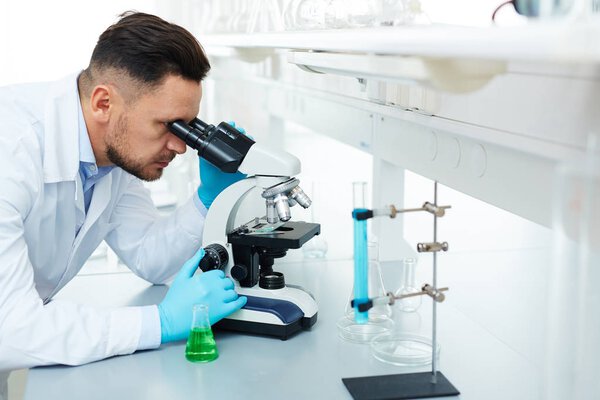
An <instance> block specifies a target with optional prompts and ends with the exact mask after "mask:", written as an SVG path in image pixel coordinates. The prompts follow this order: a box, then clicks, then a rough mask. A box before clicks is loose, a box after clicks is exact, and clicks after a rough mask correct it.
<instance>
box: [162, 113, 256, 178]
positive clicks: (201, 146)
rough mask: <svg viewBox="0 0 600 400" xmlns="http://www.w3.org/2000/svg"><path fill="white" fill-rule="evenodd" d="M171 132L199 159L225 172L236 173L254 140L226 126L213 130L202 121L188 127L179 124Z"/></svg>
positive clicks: (214, 127) (222, 124)
mask: <svg viewBox="0 0 600 400" xmlns="http://www.w3.org/2000/svg"><path fill="white" fill-rule="evenodd" d="M167 126H168V127H169V130H170V131H171V132H172V133H173V134H174V135H176V136H177V137H178V138H180V139H181V140H183V141H184V142H185V144H187V145H188V146H190V147H191V148H192V149H194V150H197V151H198V155H199V156H200V157H202V158H204V159H205V160H207V161H209V162H210V163H211V164H213V165H214V166H216V167H217V168H219V169H220V170H221V171H223V172H229V173H234V172H237V170H238V168H239V166H240V164H242V161H243V160H244V157H246V154H248V151H249V150H250V147H252V145H253V144H254V140H252V139H250V138H249V137H248V136H246V135H244V134H243V133H241V132H240V131H238V130H237V129H236V128H234V127H233V126H231V125H229V124H228V123H226V122H221V123H220V124H219V125H217V126H214V125H210V124H207V123H206V122H204V121H202V120H201V119H199V118H194V119H193V120H192V121H191V122H190V123H189V124H187V123H186V122H184V121H181V120H178V121H175V122H171V123H169V124H167Z"/></svg>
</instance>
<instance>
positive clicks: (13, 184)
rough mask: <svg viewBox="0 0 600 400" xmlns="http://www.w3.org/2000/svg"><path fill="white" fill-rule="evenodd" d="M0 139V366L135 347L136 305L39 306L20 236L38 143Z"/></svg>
mask: <svg viewBox="0 0 600 400" xmlns="http://www.w3.org/2000/svg"><path fill="white" fill-rule="evenodd" d="M23 140H24V139H22V138H21V139H15V140H9V139H8V138H6V136H4V137H0V188H1V190H0V371H5V370H12V369H19V368H29V367H33V366H40V365H50V364H66V365H79V364H84V363H88V362H92V361H96V360H100V359H103V358H107V357H110V356H114V355H118V354H128V353H132V352H134V351H135V350H136V349H137V348H138V344H139V339H140V332H141V330H142V328H141V324H142V310H141V308H140V307H129V308H117V309H109V308H96V307H90V306H85V305H80V304H74V303H69V302H64V301H51V302H49V303H47V304H44V303H43V301H42V299H41V298H40V296H39V293H38V292H37V290H36V287H35V283H34V270H33V266H32V264H31V261H30V259H29V252H30V251H35V249H31V248H29V247H28V243H27V242H26V239H25V234H24V220H26V218H27V215H28V213H29V212H30V210H31V208H32V206H33V204H34V203H35V200H36V198H37V196H38V195H39V193H40V191H41V190H43V187H44V186H43V178H42V176H41V171H42V167H41V159H40V157H39V148H37V149H36V148H35V147H36V146H38V143H37V142H35V141H34V140H31V141H29V142H27V143H22V142H23Z"/></svg>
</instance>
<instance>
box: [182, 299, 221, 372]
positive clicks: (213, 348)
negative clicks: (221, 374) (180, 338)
mask: <svg viewBox="0 0 600 400" xmlns="http://www.w3.org/2000/svg"><path fill="white" fill-rule="evenodd" d="M217 357H219V352H218V351H217V343H216V342H215V338H214V336H213V332H212V328H211V326H210V320H209V319H208V306H207V305H206V304H195V305H194V307H193V316H192V329H191V331H190V336H189V337H188V341H187V345H186V346H185V358H187V360H188V361H191V362H209V361H213V360H215V359H216V358H217Z"/></svg>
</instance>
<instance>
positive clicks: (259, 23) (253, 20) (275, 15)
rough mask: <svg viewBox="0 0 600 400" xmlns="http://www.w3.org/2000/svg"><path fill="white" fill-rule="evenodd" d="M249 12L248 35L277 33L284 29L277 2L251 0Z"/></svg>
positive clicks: (276, 0) (273, 0) (272, 0)
mask: <svg viewBox="0 0 600 400" xmlns="http://www.w3.org/2000/svg"><path fill="white" fill-rule="evenodd" d="M250 10H251V13H250V17H249V22H248V29H247V32H248V33H264V32H277V31H282V30H283V29H284V26H283V20H282V13H281V9H280V7H279V1H278V0H253V1H252V3H251V4H250Z"/></svg>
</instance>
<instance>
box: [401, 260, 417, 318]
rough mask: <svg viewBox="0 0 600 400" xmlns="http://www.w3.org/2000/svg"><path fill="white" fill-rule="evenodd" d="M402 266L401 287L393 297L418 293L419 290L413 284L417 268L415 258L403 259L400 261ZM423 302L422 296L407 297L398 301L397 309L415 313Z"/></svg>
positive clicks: (414, 283)
mask: <svg viewBox="0 0 600 400" xmlns="http://www.w3.org/2000/svg"><path fill="white" fill-rule="evenodd" d="M402 264H403V268H404V269H403V271H402V273H403V276H404V279H403V280H402V286H400V288H398V290H396V293H395V295H396V296H401V295H405V294H409V293H415V292H420V291H421V289H420V288H419V287H417V284H416V282H415V270H416V267H417V260H416V259H415V258H405V259H403V260H402ZM422 301H423V298H422V296H415V297H408V298H406V299H402V300H398V302H397V305H396V306H395V307H397V308H398V309H399V310H401V311H404V312H415V311H417V310H418V309H419V307H421V302H422Z"/></svg>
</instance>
